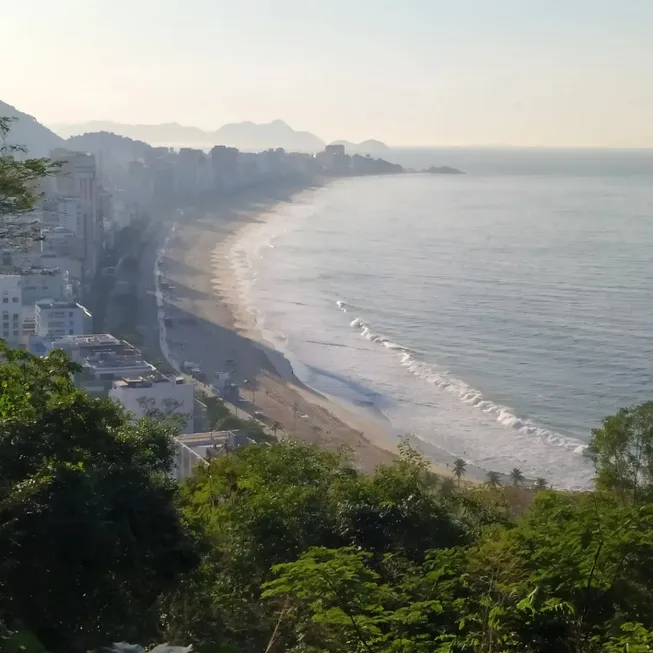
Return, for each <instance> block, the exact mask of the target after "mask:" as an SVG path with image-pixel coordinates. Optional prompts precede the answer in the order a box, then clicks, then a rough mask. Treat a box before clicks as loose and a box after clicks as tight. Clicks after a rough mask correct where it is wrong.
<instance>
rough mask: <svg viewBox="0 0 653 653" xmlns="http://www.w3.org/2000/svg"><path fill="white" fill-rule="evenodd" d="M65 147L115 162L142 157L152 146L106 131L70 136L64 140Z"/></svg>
mask: <svg viewBox="0 0 653 653" xmlns="http://www.w3.org/2000/svg"><path fill="white" fill-rule="evenodd" d="M66 147H68V148H69V149H71V150H79V151H82V152H91V153H92V154H101V155H102V156H103V157H105V159H106V158H108V159H110V160H112V161H113V162H115V163H128V162H129V161H136V160H138V159H143V158H144V157H145V156H146V155H147V153H148V152H149V151H150V150H152V146H151V145H148V144H147V143H144V142H143V141H136V140H134V139H132V138H128V137H127V136H118V135H117V134H114V133H112V132H106V131H103V132H92V133H88V134H81V135H79V136H71V137H70V138H68V139H67V140H66Z"/></svg>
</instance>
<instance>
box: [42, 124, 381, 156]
mask: <svg viewBox="0 0 653 653" xmlns="http://www.w3.org/2000/svg"><path fill="white" fill-rule="evenodd" d="M52 128H53V129H54V130H55V131H56V132H57V133H58V134H59V135H60V136H62V137H63V138H69V137H71V136H77V135H79V134H85V133H89V132H112V133H114V134H118V135H119V136H127V137H128V138H133V139H135V140H138V141H144V142H146V143H149V144H150V145H158V146H161V145H166V146H169V147H201V148H210V147H213V146H214V145H230V146H232V147H237V148H238V149H239V150H242V151H244V152H248V151H250V152H260V151H262V150H267V149H270V148H276V147H283V148H284V149H285V150H288V151H289V152H319V151H321V150H323V149H324V148H325V145H326V144H325V142H324V141H323V140H322V139H321V138H319V137H318V136H316V135H315V134H311V133H310V132H306V131H296V130H294V129H293V128H292V127H290V125H288V124H287V123H285V122H284V121H283V120H275V121H273V122H270V123H266V124H256V123H253V122H236V123H229V124H227V125H223V126H222V127H220V129H217V130H215V131H205V130H203V129H199V128H198V127H187V126H184V125H179V124H178V123H175V122H173V123H166V124H162V125H129V124H125V123H119V122H111V121H104V120H94V121H91V122H85V123H81V124H74V125H72V124H71V125H53V126H52ZM335 143H338V144H342V145H345V147H346V148H347V151H348V152H351V153H358V154H368V153H370V154H371V153H374V152H381V151H384V150H388V149H389V148H388V146H387V145H385V144H383V143H381V142H380V141H374V140H368V141H363V142H362V143H351V142H349V141H335Z"/></svg>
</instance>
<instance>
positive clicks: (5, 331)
mask: <svg viewBox="0 0 653 653" xmlns="http://www.w3.org/2000/svg"><path fill="white" fill-rule="evenodd" d="M2 335H3V336H4V337H5V338H8V337H9V329H3V330H2Z"/></svg>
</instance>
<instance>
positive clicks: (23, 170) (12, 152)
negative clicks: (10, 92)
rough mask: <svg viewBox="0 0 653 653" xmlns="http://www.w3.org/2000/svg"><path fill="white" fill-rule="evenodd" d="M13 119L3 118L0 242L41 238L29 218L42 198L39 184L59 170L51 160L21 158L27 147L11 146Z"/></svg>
mask: <svg viewBox="0 0 653 653" xmlns="http://www.w3.org/2000/svg"><path fill="white" fill-rule="evenodd" d="M11 122H12V118H6V117H4V118H3V117H0V141H2V145H0V243H2V242H3V241H4V242H6V241H11V242H12V243H16V242H18V243H22V242H24V241H26V240H32V239H34V238H36V237H38V235H39V233H40V228H39V226H38V224H37V223H36V221H35V220H29V219H27V216H26V214H28V213H29V212H30V211H32V210H33V209H34V208H35V207H36V205H37V203H38V201H39V199H40V198H41V195H42V193H41V188H40V182H41V181H42V180H43V179H44V178H45V177H47V176H49V175H51V174H53V173H55V172H56V171H57V170H58V169H59V167H60V166H59V164H58V163H56V162H53V161H51V160H50V159H33V158H32V159H30V158H19V156H18V155H20V154H24V153H25V148H23V147H21V146H19V145H8V144H7V143H6V139H7V136H8V135H9V131H10V129H11Z"/></svg>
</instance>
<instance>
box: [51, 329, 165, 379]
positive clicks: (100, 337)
mask: <svg viewBox="0 0 653 653" xmlns="http://www.w3.org/2000/svg"><path fill="white" fill-rule="evenodd" d="M53 349H64V350H66V351H69V352H70V353H71V356H72V358H73V360H74V361H76V362H77V363H79V364H80V365H82V366H84V367H87V368H91V369H95V370H98V371H100V372H101V371H102V370H111V369H113V370H120V369H124V370H125V372H127V371H128V370H136V369H138V370H148V373H149V372H154V371H156V370H155V367H154V365H151V364H150V363H148V362H147V361H146V360H145V359H144V358H143V354H142V353H141V352H140V351H139V350H138V349H136V347H134V346H133V345H131V344H130V343H128V342H127V341H125V340H119V339H118V338H116V337H114V336H112V335H111V334H109V333H95V334H92V335H83V336H61V337H53V338H50V339H48V350H49V351H52V350H53Z"/></svg>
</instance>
